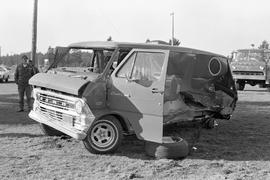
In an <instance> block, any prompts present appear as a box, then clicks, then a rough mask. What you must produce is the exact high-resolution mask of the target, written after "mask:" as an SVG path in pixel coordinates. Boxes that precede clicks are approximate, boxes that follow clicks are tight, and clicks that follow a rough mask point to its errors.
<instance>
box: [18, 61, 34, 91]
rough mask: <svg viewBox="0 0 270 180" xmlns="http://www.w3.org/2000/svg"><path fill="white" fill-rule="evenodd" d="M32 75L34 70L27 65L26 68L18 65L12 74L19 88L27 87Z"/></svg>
mask: <svg viewBox="0 0 270 180" xmlns="http://www.w3.org/2000/svg"><path fill="white" fill-rule="evenodd" d="M34 74H35V73H34V70H33V68H32V67H31V66H30V65H29V64H27V65H26V67H24V66H23V64H19V65H18V66H17V68H16V71H15V74H14V78H15V82H16V84H18V85H19V86H28V85H29V84H28V81H29V79H30V78H31V77H32V76H33V75H34Z"/></svg>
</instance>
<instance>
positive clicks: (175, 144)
mask: <svg viewBox="0 0 270 180" xmlns="http://www.w3.org/2000/svg"><path fill="white" fill-rule="evenodd" d="M162 141H163V142H162V143H156V142H150V141H146V142H145V153H146V155H148V156H151V157H155V158H157V159H163V158H166V159H180V158H184V157H186V156H187V155H188V154H189V147H188V143H187V141H185V140H184V139H182V138H180V137H178V138H176V139H174V138H172V137H163V140H162Z"/></svg>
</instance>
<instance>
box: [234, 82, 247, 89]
mask: <svg viewBox="0 0 270 180" xmlns="http://www.w3.org/2000/svg"><path fill="white" fill-rule="evenodd" d="M236 89H237V90H239V91H243V90H244V89H245V83H244V82H237V83H236Z"/></svg>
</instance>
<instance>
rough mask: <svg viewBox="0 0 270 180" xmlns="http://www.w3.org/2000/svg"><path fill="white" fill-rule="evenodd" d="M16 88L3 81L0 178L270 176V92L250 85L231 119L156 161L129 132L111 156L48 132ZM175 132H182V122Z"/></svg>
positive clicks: (247, 177)
mask: <svg viewBox="0 0 270 180" xmlns="http://www.w3.org/2000/svg"><path fill="white" fill-rule="evenodd" d="M17 99H18V96H17V87H16V85H15V84H14V83H7V84H6V83H1V84H0V143H1V145H0V152H1V153H0V179H1V180H2V179H54V180H57V179H219V180H221V179H237V180H240V179H256V180H257V179H270V141H269V137H270V93H269V92H267V91H266V90H265V89H259V88H257V87H248V88H247V90H245V91H243V92H239V101H238V104H237V108H236V111H235V113H234V114H233V117H232V119H231V120H229V121H219V122H218V123H219V126H218V127H217V128H216V129H212V130H205V129H203V130H202V131H201V137H200V139H199V141H198V142H196V143H195V144H194V146H195V147H196V148H197V150H196V151H194V152H192V153H191V154H190V155H189V156H188V157H187V158H186V159H183V160H166V159H161V160H155V159H153V158H151V157H148V156H146V155H145V153H144V142H143V141H139V140H136V139H135V138H134V137H128V138H126V139H125V140H124V142H123V144H122V146H121V147H120V149H119V150H118V151H117V152H116V153H115V154H112V155H94V154H90V153H88V152H87V151H86V150H85V149H84V147H83V144H82V143H81V142H79V141H77V140H74V139H61V138H58V137H46V136H43V135H42V133H41V131H40V129H39V127H38V124H36V123H35V122H34V121H32V120H31V119H29V118H28V115H27V113H26V112H24V113H17V112H16V110H17V108H18V106H17ZM168 130H169V131H170V132H172V133H176V134H178V133H179V134H183V130H182V131H181V129H179V128H177V127H175V126H174V127H169V129H168Z"/></svg>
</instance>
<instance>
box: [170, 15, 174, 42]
mask: <svg viewBox="0 0 270 180" xmlns="http://www.w3.org/2000/svg"><path fill="white" fill-rule="evenodd" d="M170 15H171V16H172V41H171V45H172V46H173V40H174V12H172V13H171V14H170Z"/></svg>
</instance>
